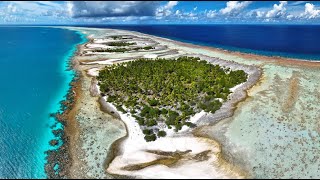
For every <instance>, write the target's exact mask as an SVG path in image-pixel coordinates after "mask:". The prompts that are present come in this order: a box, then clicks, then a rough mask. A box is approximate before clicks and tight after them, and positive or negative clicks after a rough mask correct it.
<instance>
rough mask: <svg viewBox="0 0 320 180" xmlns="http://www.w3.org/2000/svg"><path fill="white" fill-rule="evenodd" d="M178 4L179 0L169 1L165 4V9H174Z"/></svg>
mask: <svg viewBox="0 0 320 180" xmlns="http://www.w3.org/2000/svg"><path fill="white" fill-rule="evenodd" d="M177 4H178V1H169V2H168V4H166V5H165V6H164V9H172V8H173V7H174V6H176V5H177Z"/></svg>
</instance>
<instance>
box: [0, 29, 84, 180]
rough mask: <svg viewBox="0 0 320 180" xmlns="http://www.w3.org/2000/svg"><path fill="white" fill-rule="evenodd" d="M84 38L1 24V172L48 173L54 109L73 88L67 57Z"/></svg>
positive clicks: (3, 174) (16, 175)
mask: <svg viewBox="0 0 320 180" xmlns="http://www.w3.org/2000/svg"><path fill="white" fill-rule="evenodd" d="M82 40H83V39H82V37H81V36H80V35H79V34H78V33H75V32H74V31H70V30H64V29H55V28H44V27H41V28H35V27H1V28H0V46H1V48H0V67H1V71H0V82H1V85H0V152H1V153H0V178H45V177H46V175H45V172H44V164H45V153H44V152H45V151H46V150H48V149H52V148H53V147H50V145H49V140H51V139H52V138H54V136H53V134H52V132H51V129H50V126H52V125H53V124H54V123H55V120H54V119H53V118H50V117H49V114H50V113H55V112H57V111H58V110H59V109H60V104H59V102H60V101H61V100H63V99H64V96H65V95H66V93H67V90H68V89H69V83H70V82H71V80H72V78H73V76H74V73H73V71H66V69H67V64H68V60H69V58H70V57H71V56H72V54H73V52H74V51H75V50H76V45H77V44H78V43H80V42H81V41H82ZM59 126H60V128H61V125H58V127H57V128H59Z"/></svg>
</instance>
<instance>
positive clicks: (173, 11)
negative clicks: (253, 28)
mask: <svg viewBox="0 0 320 180" xmlns="http://www.w3.org/2000/svg"><path fill="white" fill-rule="evenodd" d="M260 23H262V24H320V2H317V1H26V2H24V1H1V2H0V24H4V25H6V24H52V25H54V24H68V25H72V24H88V25H89V24H95V25H96V24H106V25H107V24H260Z"/></svg>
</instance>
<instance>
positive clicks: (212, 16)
mask: <svg viewBox="0 0 320 180" xmlns="http://www.w3.org/2000/svg"><path fill="white" fill-rule="evenodd" d="M216 15H217V12H216V10H209V11H208V12H207V17H208V18H214V17H216Z"/></svg>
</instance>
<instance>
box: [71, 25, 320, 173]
mask: <svg viewBox="0 0 320 180" xmlns="http://www.w3.org/2000/svg"><path fill="white" fill-rule="evenodd" d="M72 28H74V27H71V29H72ZM80 29H81V28H80ZM82 29H86V28H82ZM88 29H90V28H88ZM104 30H108V29H100V31H104ZM112 30H114V29H112ZM114 31H117V30H114ZM119 31H122V32H126V31H124V30H119ZM128 32H130V31H128ZM134 33H137V34H142V33H138V32H133V34H134ZM143 35H144V34H143ZM146 36H150V37H151V38H154V39H157V38H158V39H161V40H162V41H166V42H169V43H173V44H177V45H182V46H185V47H188V48H199V49H204V50H208V51H214V52H217V53H222V54H225V55H227V56H240V57H241V58H246V59H248V61H252V63H255V61H259V63H260V64H259V63H257V64H256V66H258V67H259V66H261V64H266V63H272V64H277V65H285V66H305V67H308V68H313V67H314V68H316V67H320V63H319V62H317V61H302V60H294V59H290V58H277V57H268V56H266V57H264V56H260V55H255V54H246V53H241V52H240V53H239V52H229V51H227V50H219V49H216V48H212V47H206V46H200V45H193V44H188V43H184V42H178V41H174V40H170V39H165V38H161V37H155V36H152V35H146ZM85 44H86V43H85ZM85 44H82V45H81V46H84V45H85ZM260 57H262V58H260ZM256 58H259V60H257V59H256ZM265 60H266V61H265ZM227 61H229V60H227ZM288 63H291V64H288ZM86 74H87V73H86ZM261 78H262V76H261ZM261 78H260V79H258V81H257V82H256V83H254V84H252V85H251V86H250V87H248V88H249V89H250V88H251V87H253V86H255V84H257V83H259V82H260V81H261ZM244 91H245V92H247V90H244ZM232 94H234V93H232ZM247 97H248V95H247V93H245V96H244V97H243V98H242V99H241V98H240V99H241V100H240V101H237V102H236V103H235V104H234V105H235V107H234V109H236V108H237V107H238V104H239V103H240V102H243V101H245V99H246V98H247ZM234 109H233V110H232V111H233V112H234ZM233 112H232V114H231V115H229V116H228V117H230V116H232V115H233ZM225 118H226V117H223V118H222V119H225ZM126 126H127V125H126ZM126 128H127V127H126ZM127 134H128V132H127ZM126 136H127V135H126ZM126 136H124V137H122V138H120V139H118V140H116V141H115V142H113V143H112V145H111V149H116V148H117V146H120V145H119V144H121V143H122V141H124V140H125V139H126ZM206 138H208V137H206ZM209 139H212V137H210V138H209ZM222 152H223V151H222ZM112 156H113V155H110V156H109V159H106V160H105V165H104V166H105V167H106V169H107V168H108V165H110V164H108V163H110V162H111V161H112V159H113V157H112ZM69 177H70V176H69Z"/></svg>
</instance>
